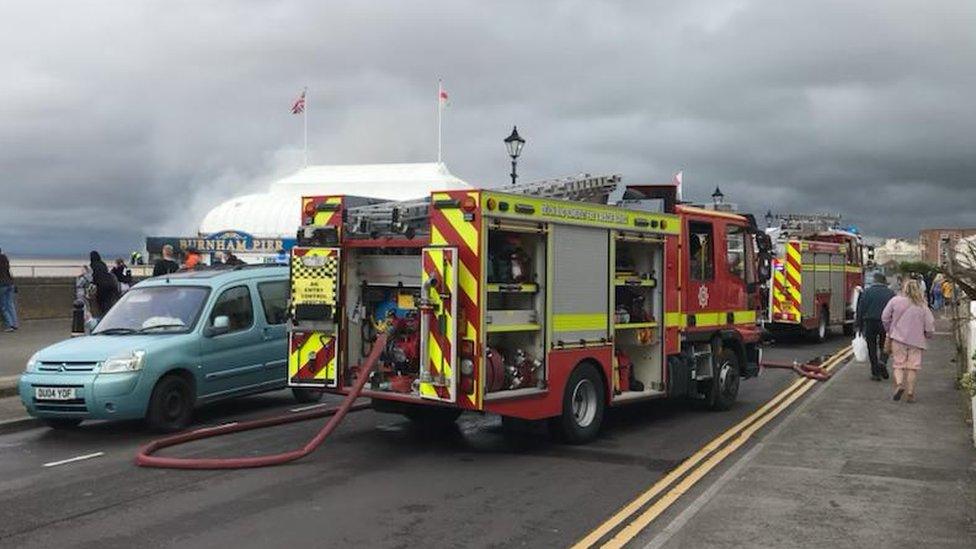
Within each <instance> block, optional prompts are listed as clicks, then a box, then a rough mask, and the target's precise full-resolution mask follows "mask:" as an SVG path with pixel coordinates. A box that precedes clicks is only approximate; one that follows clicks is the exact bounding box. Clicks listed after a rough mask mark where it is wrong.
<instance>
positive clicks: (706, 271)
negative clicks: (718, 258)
mask: <svg viewBox="0 0 976 549" xmlns="http://www.w3.org/2000/svg"><path fill="white" fill-rule="evenodd" d="M688 235H689V241H690V242H689V243H688V252H689V256H690V258H689V263H688V264H689V267H690V271H691V272H690V275H691V279H692V280H711V279H713V278H714V277H715V251H714V250H713V248H714V239H713V238H712V224H711V223H700V222H694V221H693V222H691V223H689V224H688Z"/></svg>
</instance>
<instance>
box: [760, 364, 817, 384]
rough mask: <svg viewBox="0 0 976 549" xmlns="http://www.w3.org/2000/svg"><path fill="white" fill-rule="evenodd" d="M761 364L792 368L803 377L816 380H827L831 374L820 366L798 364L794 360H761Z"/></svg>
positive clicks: (778, 367)
mask: <svg viewBox="0 0 976 549" xmlns="http://www.w3.org/2000/svg"><path fill="white" fill-rule="evenodd" d="M761 366H762V367H763V368H776V369H782V370H793V372H794V373H796V375H798V376H801V377H805V378H807V379H815V380H817V381H827V380H828V379H830V376H831V373H830V372H829V371H827V370H826V369H825V368H823V367H821V366H817V365H815V364H810V363H806V364H800V363H799V362H797V361H795V360H794V361H793V362H792V363H789V362H767V361H763V363H762V364H761Z"/></svg>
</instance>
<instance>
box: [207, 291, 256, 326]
mask: <svg viewBox="0 0 976 549" xmlns="http://www.w3.org/2000/svg"><path fill="white" fill-rule="evenodd" d="M218 316H226V317H227V318H228V319H229V320H230V331H231V332H236V331H240V330H246V329H248V328H250V327H251V324H252V323H253V322H254V309H253V308H252V307H251V292H250V290H248V289H247V286H237V287H235V288H231V289H229V290H225V291H224V293H222V294H220V297H218V298H217V302H216V303H214V308H213V311H212V312H211V313H210V325H211V326H213V323H214V319H215V318H217V317H218Z"/></svg>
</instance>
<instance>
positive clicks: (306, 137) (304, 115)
mask: <svg viewBox="0 0 976 549" xmlns="http://www.w3.org/2000/svg"><path fill="white" fill-rule="evenodd" d="M303 95H304V96H305V108H304V109H302V119H303V121H304V126H305V167H306V168H307V167H308V86H305V91H304V93H303Z"/></svg>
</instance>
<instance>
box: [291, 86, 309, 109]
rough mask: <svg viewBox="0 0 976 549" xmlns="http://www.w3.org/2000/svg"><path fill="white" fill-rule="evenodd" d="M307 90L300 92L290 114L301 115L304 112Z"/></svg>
mask: <svg viewBox="0 0 976 549" xmlns="http://www.w3.org/2000/svg"><path fill="white" fill-rule="evenodd" d="M306 91H307V90H302V94H301V95H299V96H298V99H296V100H295V103H294V104H293V105H292V106H291V113H292V114H301V113H303V112H305V92H306Z"/></svg>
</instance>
